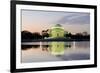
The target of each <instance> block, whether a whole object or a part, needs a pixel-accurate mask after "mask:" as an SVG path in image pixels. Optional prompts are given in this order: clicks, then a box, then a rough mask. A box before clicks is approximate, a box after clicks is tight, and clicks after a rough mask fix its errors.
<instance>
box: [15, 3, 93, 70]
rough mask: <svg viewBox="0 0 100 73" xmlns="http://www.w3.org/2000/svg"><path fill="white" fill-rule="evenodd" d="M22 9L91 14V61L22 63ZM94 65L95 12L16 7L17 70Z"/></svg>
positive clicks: (47, 7)
mask: <svg viewBox="0 0 100 73" xmlns="http://www.w3.org/2000/svg"><path fill="white" fill-rule="evenodd" d="M21 9H29V10H48V11H70V12H89V13H90V34H91V36H90V60H81V61H78V60H76V61H67V62H66V61H60V62H39V63H36V62H35V63H21V46H20V45H21ZM87 64H94V10H93V9H84V8H70V7H50V6H34V5H16V68H17V69H23V68H39V67H55V66H72V65H87Z"/></svg>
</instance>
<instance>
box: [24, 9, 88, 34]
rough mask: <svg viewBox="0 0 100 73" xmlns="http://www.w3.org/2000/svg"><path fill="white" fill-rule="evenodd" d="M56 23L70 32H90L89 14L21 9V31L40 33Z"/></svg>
mask: <svg viewBox="0 0 100 73" xmlns="http://www.w3.org/2000/svg"><path fill="white" fill-rule="evenodd" d="M56 24H61V25H62V27H64V30H65V31H68V32H71V33H80V32H84V31H86V32H88V33H90V14H89V13H78V12H77V13H76V12H51V11H35V10H33V11H32V10H22V31H24V30H27V31H30V32H40V33H41V32H42V30H47V29H51V27H52V26H54V25H56Z"/></svg>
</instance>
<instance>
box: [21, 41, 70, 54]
mask: <svg viewBox="0 0 100 73" xmlns="http://www.w3.org/2000/svg"><path fill="white" fill-rule="evenodd" d="M67 48H71V43H68V42H67V43H65V42H40V44H37V45H36V44H35V45H22V50H28V49H42V51H47V52H50V54H52V55H55V56H61V55H64V50H65V49H67Z"/></svg>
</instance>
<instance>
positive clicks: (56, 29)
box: [50, 24, 64, 38]
mask: <svg viewBox="0 0 100 73" xmlns="http://www.w3.org/2000/svg"><path fill="white" fill-rule="evenodd" d="M50 37H51V38H60V37H64V28H63V27H62V26H61V25H60V24H56V25H55V26H53V27H51V29H50Z"/></svg>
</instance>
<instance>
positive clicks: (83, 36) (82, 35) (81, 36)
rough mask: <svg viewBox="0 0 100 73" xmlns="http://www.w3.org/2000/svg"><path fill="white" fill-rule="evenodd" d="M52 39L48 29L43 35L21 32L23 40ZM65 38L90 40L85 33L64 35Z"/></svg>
mask: <svg viewBox="0 0 100 73" xmlns="http://www.w3.org/2000/svg"><path fill="white" fill-rule="evenodd" d="M48 37H50V35H49V33H48V29H47V30H43V31H42V32H41V33H39V32H33V33H32V32H29V31H26V30H25V31H22V32H21V39H22V40H36V39H44V38H48ZM64 37H65V38H70V39H90V35H89V34H87V32H83V33H76V34H72V33H70V32H69V33H65V34H64Z"/></svg>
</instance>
